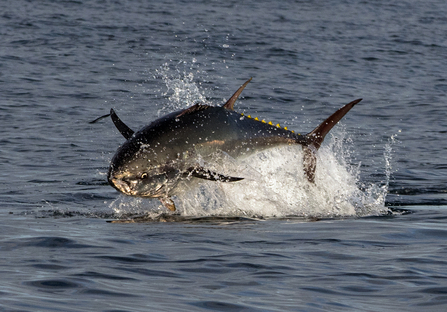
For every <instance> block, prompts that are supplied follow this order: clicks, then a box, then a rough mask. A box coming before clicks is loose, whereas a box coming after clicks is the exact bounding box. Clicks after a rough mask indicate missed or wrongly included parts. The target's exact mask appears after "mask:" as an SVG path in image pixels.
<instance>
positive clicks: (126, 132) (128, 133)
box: [110, 108, 134, 140]
mask: <svg viewBox="0 0 447 312" xmlns="http://www.w3.org/2000/svg"><path fill="white" fill-rule="evenodd" d="M110 117H112V121H113V124H114V125H115V127H116V128H117V129H118V131H119V132H120V133H121V134H122V135H123V137H124V138H125V139H126V140H128V139H130V138H131V137H132V135H133V134H134V131H133V130H132V129H130V128H129V127H128V126H127V125H126V124H125V123H124V122H122V121H121V119H120V118H119V117H118V115H117V114H116V113H115V111H114V110H113V108H111V109H110Z"/></svg>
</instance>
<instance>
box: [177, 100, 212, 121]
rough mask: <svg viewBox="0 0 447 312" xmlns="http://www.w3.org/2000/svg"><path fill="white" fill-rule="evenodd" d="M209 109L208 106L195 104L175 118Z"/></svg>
mask: <svg viewBox="0 0 447 312" xmlns="http://www.w3.org/2000/svg"><path fill="white" fill-rule="evenodd" d="M210 107H211V106H209V105H205V104H200V103H197V104H195V105H193V106H191V107H188V108H187V109H185V110H183V111H181V112H180V114H178V115H177V116H175V117H176V118H178V117H181V116H183V115H188V114H191V113H194V112H198V111H202V110H205V109H207V108H210Z"/></svg>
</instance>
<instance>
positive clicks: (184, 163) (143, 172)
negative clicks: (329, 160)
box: [108, 79, 361, 210]
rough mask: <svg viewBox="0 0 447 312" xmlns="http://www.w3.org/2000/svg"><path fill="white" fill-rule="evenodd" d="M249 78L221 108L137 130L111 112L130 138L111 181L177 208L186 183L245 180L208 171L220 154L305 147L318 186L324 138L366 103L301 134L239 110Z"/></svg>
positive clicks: (199, 108) (194, 109)
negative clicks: (318, 154) (175, 197)
mask: <svg viewBox="0 0 447 312" xmlns="http://www.w3.org/2000/svg"><path fill="white" fill-rule="evenodd" d="M250 80H251V79H250ZM250 80H248V81H247V82H246V83H245V84H244V85H243V86H241V87H240V88H239V89H238V91H236V93H235V94H234V95H233V96H232V97H231V98H230V99H229V100H228V101H227V103H225V104H224V105H223V106H221V107H214V106H209V105H202V104H196V105H193V106H191V107H189V108H187V109H185V110H180V111H176V112H173V113H170V114H168V115H166V116H163V117H161V118H159V119H157V120H155V121H153V122H151V123H150V124H149V125H147V126H145V127H143V128H142V129H141V130H139V131H137V132H134V131H133V130H131V129H130V128H129V127H127V126H126V125H125V124H124V123H123V122H122V121H121V120H120V119H119V118H118V116H117V115H116V113H115V112H114V111H113V109H112V110H111V113H110V115H111V117H112V120H113V122H114V124H115V125H116V127H117V128H118V129H119V130H120V132H121V133H122V134H123V136H124V137H125V138H126V139H127V140H126V142H125V143H124V144H123V145H122V146H121V147H120V148H119V149H118V151H117V152H116V154H115V155H114V157H113V158H112V161H111V164H110V168H109V172H108V181H109V183H110V184H111V185H112V186H113V187H115V188H116V189H117V190H119V191H120V192H122V193H124V194H126V195H131V196H139V197H152V198H159V199H160V201H161V202H162V204H163V205H164V206H165V207H167V208H169V209H171V210H175V205H174V203H173V201H172V200H171V199H170V197H171V196H172V195H175V191H176V186H177V184H178V182H179V181H181V180H182V179H194V178H199V179H207V180H213V181H222V182H234V183H236V182H237V181H239V180H242V179H243V178H241V177H237V176H228V175H225V174H223V173H219V172H215V171H213V170H211V169H210V168H207V167H206V164H207V163H211V162H212V161H213V159H214V158H215V157H216V155H217V154H221V153H224V154H228V155H229V156H231V157H233V158H236V159H237V158H239V157H243V156H246V155H250V154H253V153H257V152H259V151H262V150H265V149H267V148H272V147H275V146H281V145H291V144H300V145H302V146H303V149H304V153H303V155H304V156H303V164H304V172H305V174H306V175H307V177H308V180H309V181H310V182H312V183H313V182H314V173H315V166H316V156H315V153H316V151H317V150H318V148H319V147H320V145H321V143H322V141H323V139H324V136H325V135H326V134H327V132H329V130H330V129H331V128H332V127H333V126H334V125H335V124H336V123H337V122H338V120H340V119H341V118H342V117H343V116H344V115H345V114H346V113H347V112H348V111H349V110H350V109H351V108H352V107H353V106H354V105H355V104H357V103H358V102H360V100H361V99H359V100H356V101H353V102H351V103H349V104H347V105H345V106H344V107H342V108H341V109H340V110H338V111H337V112H335V113H334V114H333V115H331V116H330V117H329V118H328V119H326V120H325V121H324V122H323V123H322V124H320V126H318V127H317V128H315V129H314V130H313V131H312V132H310V133H308V134H306V135H301V134H298V133H295V132H294V131H290V130H288V129H287V128H282V127H280V126H279V125H274V124H272V123H266V122H265V121H259V120H257V118H256V119H253V118H251V117H250V116H245V115H243V114H240V113H237V112H235V111H234V109H233V106H234V102H235V101H236V99H237V97H238V96H239V94H240V93H241V92H242V90H243V89H244V88H245V86H246V85H247V84H248V82H249V81H250Z"/></svg>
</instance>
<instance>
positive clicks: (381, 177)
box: [0, 0, 447, 311]
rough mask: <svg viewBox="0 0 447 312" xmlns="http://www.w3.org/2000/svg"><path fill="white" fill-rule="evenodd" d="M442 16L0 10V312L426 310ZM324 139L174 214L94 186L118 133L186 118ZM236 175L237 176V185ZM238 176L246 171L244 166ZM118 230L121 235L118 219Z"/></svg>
mask: <svg viewBox="0 0 447 312" xmlns="http://www.w3.org/2000/svg"><path fill="white" fill-rule="evenodd" d="M446 16H447V7H446V5H445V3H444V2H443V1H425V2H418V1H410V0H408V1H403V2H402V1H401V2H399V3H389V4H388V3H382V2H379V1H363V2H356V1H349V0H348V1H341V2H340V1H327V2H324V3H322V2H319V1H306V2H300V1H282V2H280V3H277V2H267V1H245V2H237V1H230V2H228V1H227V2H208V1H188V2H183V1H172V2H167V1H164V2H151V1H137V0H133V1H120V0H118V1H100V0H97V1H82V0H81V1H58V2H55V1H49V0H48V1H38V2H36V1H24V0H20V1H13V2H12V1H9V2H6V1H5V2H2V3H0V38H1V42H2V44H1V45H0V123H1V125H2V134H1V136H0V164H1V165H0V168H1V171H0V182H1V189H0V234H1V236H0V253H1V258H0V274H1V275H0V276H1V278H2V282H1V283H0V310H1V311H3V310H4V311H148V310H152V311H185V310H196V311H204V310H212V311H396V310H397V311H400V310H405V311H420V310H421V309H423V310H426V311H443V310H444V309H445V307H446V306H447V282H446V277H447V276H446V273H445V265H446V261H445V258H446V255H445V254H446V252H447V245H446V243H445V241H446V240H445V239H446V233H447V228H446V226H445V220H446V218H447V212H446V203H447V202H446V201H447V197H446V192H447V188H446V185H447V184H446V183H447V178H446V177H447V171H446V169H447V165H446V161H445V157H444V154H445V151H446V144H445V133H447V126H446V123H445V122H444V120H446V117H447V116H446V109H445V102H446V91H447V83H446V78H445V71H446V68H447V59H446V57H445V56H446V55H447V35H446V34H447V26H446V25H447V23H446V22H447V18H446ZM249 77H253V81H252V82H251V83H250V84H249V86H248V87H247V88H246V90H244V93H243V97H242V98H241V99H240V100H239V101H238V102H237V104H236V110H237V111H240V112H245V113H250V114H252V115H256V116H258V117H259V118H261V119H266V120H273V121H275V122H279V123H281V124H282V125H286V126H288V127H289V128H291V129H295V130H299V131H301V132H308V131H311V130H312V129H313V128H314V127H315V126H316V125H317V124H318V123H319V122H321V121H322V120H323V119H324V118H326V117H327V116H329V115H330V114H331V113H333V112H334V111H335V110H336V109H337V108H339V107H340V106H341V105H343V104H346V103H348V102H350V101H351V100H353V99H356V98H359V97H362V98H363V101H362V102H361V103H360V104H358V105H357V106H356V107H355V108H354V109H353V110H352V111H351V112H349V114H348V115H347V116H346V117H345V118H344V119H343V122H342V124H341V125H340V126H337V127H336V129H334V130H333V132H332V134H331V135H330V136H328V138H327V140H326V142H325V145H324V147H322V149H321V150H320V152H321V153H320V154H319V159H318V164H319V167H318V171H317V182H319V183H318V187H317V188H315V189H308V188H306V187H303V181H301V180H300V172H301V169H300V167H299V166H298V165H296V164H297V162H299V159H300V150H299V149H293V148H292V149H289V148H286V149H276V150H271V151H266V152H265V153H261V154H257V155H254V156H252V158H250V159H248V160H245V162H242V163H238V164H237V166H242V167H244V166H245V167H246V166H249V167H250V168H249V171H248V172H249V174H247V175H251V174H252V175H253V178H252V179H251V180H250V179H246V180H247V181H244V183H241V184H238V185H235V184H232V185H222V184H220V185H219V184H216V183H211V182H208V183H202V184H200V185H196V186H192V185H184V192H183V194H182V195H179V196H178V197H177V198H175V201H176V203H177V205H178V207H179V213H178V214H170V213H168V212H166V211H165V210H164V209H163V208H162V207H160V205H159V203H158V202H157V201H155V200H143V199H132V198H126V197H124V196H122V195H119V194H118V193H117V192H116V191H115V190H114V189H113V188H111V187H110V186H108V185H107V183H106V181H105V173H106V172H107V167H108V163H109V160H110V159H111V157H112V156H113V153H114V152H115V151H116V149H117V148H118V146H119V144H121V143H122V142H123V138H122V137H121V135H120V134H119V133H118V132H117V131H116V130H115V128H114V127H113V125H112V123H111V121H110V120H103V121H101V122H98V123H96V124H89V121H91V120H93V119H95V118H96V117H99V116H101V115H104V114H105V113H107V112H108V111H109V109H110V108H111V107H113V108H114V109H115V110H116V111H117V112H118V114H119V115H120V117H121V118H122V119H123V120H124V121H125V122H126V123H127V124H128V125H129V126H131V127H132V128H133V129H138V128H140V127H142V126H144V125H146V124H147V123H149V121H151V120H153V119H154V118H156V117H158V116H161V115H163V114H165V113H168V112H171V111H173V110H176V109H181V108H186V107H188V106H190V105H191V104H193V103H195V102H196V101H201V102H207V103H209V104H213V105H220V104H221V103H224V102H225V100H226V99H227V98H228V97H229V96H230V95H231V94H232V93H233V92H234V91H235V90H236V89H237V88H238V87H239V86H240V85H241V84H242V83H243V82H244V81H245V80H246V79H247V78H249ZM242 167H238V168H242ZM245 167H244V168H245ZM117 221H118V222H117Z"/></svg>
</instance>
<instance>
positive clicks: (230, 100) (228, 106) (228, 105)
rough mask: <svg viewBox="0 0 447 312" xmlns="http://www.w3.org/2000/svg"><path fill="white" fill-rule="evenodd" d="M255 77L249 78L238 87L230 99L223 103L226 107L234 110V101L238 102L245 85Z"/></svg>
mask: <svg viewBox="0 0 447 312" xmlns="http://www.w3.org/2000/svg"><path fill="white" fill-rule="evenodd" d="M252 79H253V78H250V79H248V80H247V81H246V82H245V83H244V84H243V85H242V86H241V87H240V88H239V89H237V91H236V92H235V93H234V94H233V96H232V97H230V99H229V100H228V101H227V103H225V104H224V105H223V107H224V108H226V109H229V110H234V103H235V102H236V100H237V98H238V97H239V95H241V93H242V90H244V89H245V87H246V86H247V85H248V83H249V82H250V81H251V80H252Z"/></svg>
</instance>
